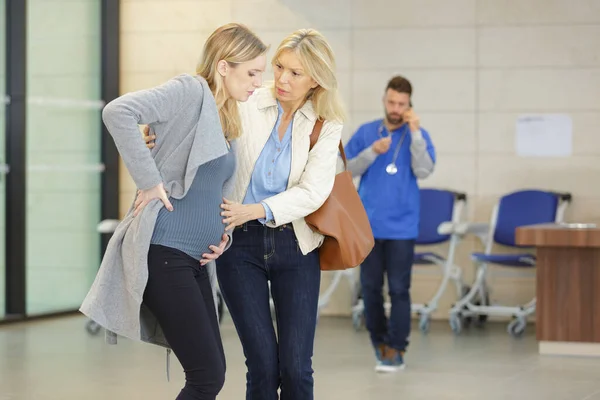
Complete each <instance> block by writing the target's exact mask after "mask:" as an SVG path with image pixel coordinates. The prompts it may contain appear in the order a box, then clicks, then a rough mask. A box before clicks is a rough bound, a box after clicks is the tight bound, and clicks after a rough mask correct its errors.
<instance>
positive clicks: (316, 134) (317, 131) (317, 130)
mask: <svg viewBox="0 0 600 400" xmlns="http://www.w3.org/2000/svg"><path fill="white" fill-rule="evenodd" d="M321 128H323V120H322V119H317V122H315V126H313V130H312V132H311V134H310V148H309V151H310V150H312V148H313V147H314V146H315V144H316V143H317V140H319V135H320V134H321ZM338 148H339V150H340V154H341V155H342V161H344V171H346V170H347V169H348V161H346V152H345V151H344V146H343V145H342V141H341V140H340V145H339V147H338Z"/></svg>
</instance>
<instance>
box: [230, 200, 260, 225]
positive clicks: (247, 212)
mask: <svg viewBox="0 0 600 400" xmlns="http://www.w3.org/2000/svg"><path fill="white" fill-rule="evenodd" d="M221 208H222V209H223V210H224V211H222V212H221V216H223V217H225V218H223V223H224V224H226V225H227V228H225V230H226V231H228V230H231V229H233V228H235V227H236V226H240V225H242V224H245V223H246V222H248V221H253V220H255V219H261V218H265V217H266V215H265V208H264V207H263V206H262V204H240V203H234V202H233V201H230V200H227V199H223V204H221Z"/></svg>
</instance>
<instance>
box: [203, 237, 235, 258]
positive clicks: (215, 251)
mask: <svg viewBox="0 0 600 400" xmlns="http://www.w3.org/2000/svg"><path fill="white" fill-rule="evenodd" d="M227 242H229V236H228V235H226V234H223V239H222V240H221V243H220V244H219V245H218V246H209V247H208V248H209V249H211V250H212V253H204V254H202V260H200V265H206V264H208V263H209V262H210V261H214V260H216V259H217V258H219V256H220V255H221V254H223V252H224V251H225V246H226V245H227Z"/></svg>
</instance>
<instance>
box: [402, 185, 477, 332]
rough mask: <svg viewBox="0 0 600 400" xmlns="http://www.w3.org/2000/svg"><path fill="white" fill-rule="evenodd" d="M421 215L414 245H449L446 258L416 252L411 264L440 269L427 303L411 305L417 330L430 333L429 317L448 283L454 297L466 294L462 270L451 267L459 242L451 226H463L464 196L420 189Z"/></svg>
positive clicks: (430, 253) (456, 193) (450, 192)
mask: <svg viewBox="0 0 600 400" xmlns="http://www.w3.org/2000/svg"><path fill="white" fill-rule="evenodd" d="M420 192H421V215H420V220H419V236H418V237H417V240H416V245H417V246H420V247H421V248H422V247H426V246H434V245H439V244H443V243H449V245H448V255H447V256H442V255H440V254H438V253H435V252H415V258H414V264H415V265H418V266H431V265H437V266H439V267H440V268H441V273H442V281H441V283H440V286H439V288H438V289H437V291H436V292H435V294H434V295H433V297H432V298H431V300H430V301H428V302H427V303H424V304H418V303H413V304H412V307H411V308H412V311H413V312H414V313H416V314H418V315H419V317H420V320H419V329H420V330H421V332H423V333H426V332H428V331H429V322H430V320H431V315H432V314H433V312H434V311H435V310H437V308H438V304H439V301H440V299H441V297H442V296H443V295H444V293H445V291H446V289H447V287H448V283H450V281H453V282H454V284H455V286H456V291H457V297H458V298H461V297H462V295H463V294H464V291H465V285H464V283H463V280H462V269H461V268H460V267H458V266H456V265H455V264H454V258H455V255H456V248H457V246H458V244H459V242H460V240H461V237H460V236H459V235H456V234H453V232H452V229H448V228H446V229H445V228H444V226H450V227H451V226H452V224H458V223H461V222H462V219H463V211H464V210H465V209H466V204H467V195H466V194H465V193H458V192H453V191H449V190H440V189H421V191H420Z"/></svg>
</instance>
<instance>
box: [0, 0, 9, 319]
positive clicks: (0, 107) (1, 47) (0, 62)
mask: <svg viewBox="0 0 600 400" xmlns="http://www.w3.org/2000/svg"><path fill="white" fill-rule="evenodd" d="M5 32H6V4H5V0H0V210H2V211H1V212H0V319H2V317H4V313H5V311H6V306H5V300H6V295H5V289H6V287H5V283H4V282H5V278H6V268H5V267H6V266H5V264H4V262H5V257H4V245H5V243H4V232H5V229H4V228H5V224H4V188H5V183H6V179H5V178H6V175H5V174H4V172H5V170H4V168H3V167H4V166H5V165H4V164H5V162H6V159H5V156H4V145H5V140H4V129H6V118H5V115H6V102H7V101H8V98H7V97H6V88H5V84H6V72H5V68H6V35H5V34H4V33H5Z"/></svg>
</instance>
